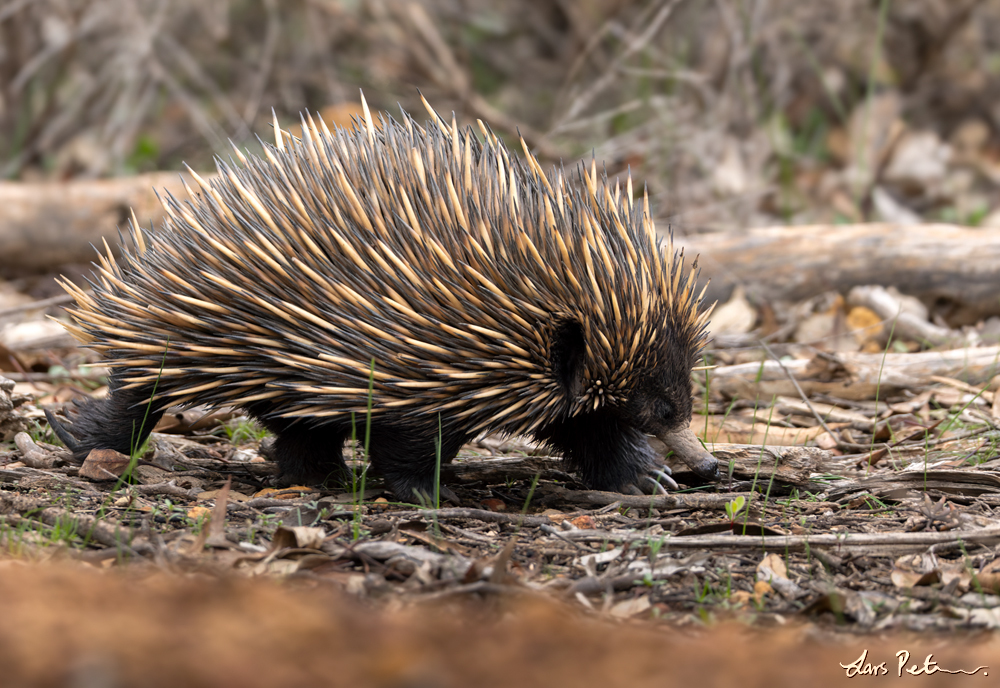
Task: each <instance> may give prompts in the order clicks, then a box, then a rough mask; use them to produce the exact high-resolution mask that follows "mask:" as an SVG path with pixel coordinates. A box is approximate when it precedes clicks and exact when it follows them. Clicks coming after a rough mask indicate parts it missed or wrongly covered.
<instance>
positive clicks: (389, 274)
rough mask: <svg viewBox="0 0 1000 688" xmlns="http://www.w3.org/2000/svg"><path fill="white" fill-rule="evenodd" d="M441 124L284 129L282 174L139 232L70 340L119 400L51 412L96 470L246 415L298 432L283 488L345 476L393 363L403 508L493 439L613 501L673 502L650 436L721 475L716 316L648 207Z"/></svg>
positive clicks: (590, 175) (109, 263)
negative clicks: (712, 422) (697, 426)
mask: <svg viewBox="0 0 1000 688" xmlns="http://www.w3.org/2000/svg"><path fill="white" fill-rule="evenodd" d="M425 105H427V104H426V101H425ZM427 108H428V112H430V115H431V121H430V122H427V123H426V124H425V125H424V126H420V125H419V124H418V123H417V122H416V121H415V120H414V119H413V118H412V117H410V116H409V115H408V114H406V113H405V112H404V113H403V115H402V118H401V121H399V122H397V121H395V120H393V119H391V118H389V119H380V124H379V125H378V126H376V124H375V123H374V122H373V120H372V117H371V115H370V113H369V111H368V107H367V105H365V106H364V110H365V122H363V123H361V124H360V125H359V126H358V127H357V128H354V129H351V130H345V129H340V128H338V129H336V131H334V132H331V131H330V130H329V129H328V128H327V126H326V124H325V123H323V122H322V121H320V122H318V123H316V122H314V121H313V119H312V118H311V117H308V116H307V117H306V118H304V119H303V123H302V124H303V126H302V131H303V135H302V138H301V139H294V138H292V137H290V136H289V135H288V134H287V133H282V132H281V130H280V129H279V128H278V127H277V121H275V128H276V130H277V131H278V132H279V133H278V135H277V143H276V145H274V146H270V145H266V146H265V147H264V156H265V157H264V158H258V157H253V156H245V155H244V154H242V153H240V152H239V150H237V151H236V156H237V157H238V158H239V161H240V164H236V163H232V164H226V163H225V162H222V161H219V162H218V170H219V175H218V177H217V178H215V179H213V180H211V181H205V180H203V179H202V178H201V177H199V176H198V175H197V174H195V173H194V172H193V171H190V174H191V176H192V177H193V178H194V179H195V180H196V181H197V183H198V185H199V187H200V191H199V192H197V193H196V192H194V191H192V190H191V189H190V188H189V189H188V193H189V194H190V196H191V198H190V200H189V201H187V202H184V203H182V202H180V201H178V200H177V199H175V198H174V197H173V196H169V195H168V196H167V197H166V199H165V200H164V206H165V209H166V219H165V221H164V223H163V225H162V227H161V229H159V230H158V231H154V230H152V229H151V230H149V231H146V230H142V229H140V228H139V227H138V224H137V223H136V222H135V219H134V217H133V220H132V222H131V238H132V241H133V243H134V246H133V247H132V248H128V249H123V251H124V254H123V256H122V258H120V259H117V260H116V259H115V257H114V256H113V255H112V253H111V251H108V252H107V254H106V255H102V256H101V257H100V265H98V266H96V271H95V273H94V278H93V280H92V286H93V290H92V293H90V294H87V293H85V292H84V291H82V290H81V289H79V288H77V287H75V286H73V285H72V284H70V283H69V282H65V281H64V283H63V285H64V287H65V288H66V289H67V290H68V291H69V292H70V293H71V294H73V295H74V296H75V298H76V308H75V309H74V310H73V311H71V315H72V317H73V318H74V320H75V321H76V324H75V325H68V326H67V327H68V328H69V330H70V331H71V332H72V333H73V334H74V335H75V336H76V337H77V338H78V339H80V340H81V341H82V342H84V343H85V344H86V345H87V346H89V347H90V348H92V349H96V350H98V351H101V352H103V353H104V354H105V355H106V357H107V359H108V364H109V365H110V366H112V369H113V373H112V376H111V384H110V396H109V397H108V398H106V399H103V400H97V401H90V402H88V403H85V404H83V405H82V406H80V407H78V408H76V409H73V410H71V411H70V412H69V414H68V420H67V421H59V420H57V419H55V418H53V417H52V416H51V414H50V420H52V421H53V425H54V427H55V428H56V430H57V432H58V435H59V436H60V437H61V438H62V439H63V440H64V441H65V442H66V444H67V445H68V446H70V448H71V449H72V450H73V451H74V453H75V454H76V455H77V457H78V458H82V457H84V456H85V455H86V454H87V453H88V452H89V451H90V450H91V449H94V448H110V449H115V450H118V451H121V452H125V453H128V452H129V451H131V450H132V449H133V448H134V447H135V446H136V445H138V444H141V443H142V442H143V441H144V440H145V438H146V436H147V435H148V434H149V431H150V428H151V427H152V426H153V425H154V424H155V423H156V422H157V420H158V419H159V418H160V416H161V415H162V413H163V410H164V409H165V408H166V407H167V406H170V405H175V404H180V405H191V404H206V405H210V406H211V405H235V406H238V407H242V408H243V409H245V410H246V411H247V412H248V413H249V414H251V415H252V416H253V417H255V418H256V419H258V420H259V421H260V422H261V423H262V424H263V425H264V426H265V427H267V429H268V430H270V431H271V432H273V433H274V434H275V435H276V439H275V442H274V446H273V454H274V457H275V458H276V460H277V461H278V464H279V468H280V476H281V481H282V482H283V483H285V484H290V483H320V482H323V481H327V480H329V479H339V478H341V477H342V476H343V475H344V474H345V472H346V470H347V468H346V466H345V463H344V459H343V456H342V447H343V444H344V442H345V440H347V439H348V438H349V437H351V435H352V423H358V424H359V427H360V428H361V429H363V428H364V423H365V418H366V413H367V409H368V403H369V382H370V379H371V375H372V373H371V369H372V361H373V360H374V379H373V380H371V381H372V383H373V384H372V390H373V392H372V399H371V402H372V409H371V438H370V446H369V456H370V458H371V462H372V464H373V466H374V468H375V469H376V470H377V471H378V472H380V473H381V474H382V475H383V476H384V477H385V479H386V481H387V482H388V485H389V487H390V488H391V489H392V490H393V491H394V492H395V493H396V494H397V495H398V496H400V497H404V498H410V497H413V495H414V490H416V491H418V492H423V493H424V494H431V493H432V491H433V476H434V467H435V461H436V456H437V452H438V447H437V444H438V442H439V436H440V444H441V447H440V456H441V459H442V460H443V461H450V460H451V459H452V458H454V456H455V455H456V453H457V452H458V450H459V448H460V447H461V446H462V444H463V443H465V442H467V441H468V440H470V439H471V438H473V437H475V436H476V435H478V434H479V433H482V432H483V431H486V430H492V431H498V432H502V433H509V434H527V435H530V436H533V437H535V438H536V439H538V440H542V441H544V442H547V443H548V444H549V445H551V446H552V447H553V448H554V449H555V450H556V451H558V452H559V453H561V454H562V455H563V456H564V457H565V460H566V461H567V462H568V465H569V467H570V468H571V469H574V470H576V471H578V473H579V475H580V477H581V478H582V480H583V481H584V482H585V483H586V484H587V485H589V486H590V487H591V488H595V489H600V490H616V491H635V490H636V489H641V490H649V489H652V488H654V487H655V486H654V485H652V479H651V478H652V477H656V476H662V475H663V474H662V468H663V466H662V462H661V460H660V459H659V457H657V456H656V454H655V453H654V452H653V451H652V449H651V448H650V446H649V444H648V442H647V438H646V437H647V435H656V436H658V437H659V438H660V439H662V440H663V441H664V442H665V443H666V445H667V446H668V447H669V448H671V449H672V450H673V451H674V452H675V453H676V454H677V455H678V456H679V458H681V459H683V460H684V461H685V462H687V463H688V464H689V465H690V466H691V467H692V468H693V469H694V470H695V472H696V473H699V474H700V475H702V476H703V477H713V476H715V475H716V472H717V462H716V460H715V459H714V458H713V457H712V456H711V454H709V453H707V452H706V451H705V450H704V449H703V448H702V446H701V445H700V443H699V442H698V440H697V439H696V438H695V436H694V434H693V433H692V432H691V430H690V429H689V427H688V426H689V423H690V420H691V407H692V400H691V368H692V366H693V365H694V363H695V361H696V359H697V357H698V355H699V352H700V350H701V348H702V347H703V345H704V340H705V324H706V321H707V313H706V312H704V311H701V309H700V305H701V294H699V293H697V292H696V290H695V286H694V285H695V276H694V273H693V271H690V270H685V269H684V261H683V256H682V255H678V254H676V253H675V252H674V250H673V246H672V243H671V241H670V240H667V241H661V240H660V239H659V238H658V237H657V234H656V230H655V228H654V226H653V219H652V217H651V216H650V212H649V207H648V202H647V200H646V198H645V197H644V198H643V200H642V201H641V202H638V203H634V202H633V194H632V182H631V179H629V180H628V181H627V182H626V184H625V189H624V190H623V189H621V188H620V187H619V185H618V184H617V183H615V185H614V186H613V187H612V186H611V185H610V184H609V182H608V180H607V179H606V178H599V177H598V174H597V170H596V165H595V164H594V163H591V165H590V168H589V170H588V169H586V168H583V167H581V168H580V169H579V171H578V172H577V174H576V175H574V178H573V179H568V178H567V177H566V176H565V175H564V173H563V172H562V171H561V170H553V171H552V172H551V173H549V174H548V175H546V173H545V172H544V171H543V170H542V168H541V166H540V165H539V163H538V162H537V161H536V160H535V158H534V157H532V155H531V154H530V152H529V151H528V150H527V148H526V147H525V146H524V142H523V141H522V147H524V149H525V150H524V157H523V158H519V157H515V156H514V155H512V154H511V153H510V152H508V150H507V149H506V148H505V146H504V144H503V143H502V142H501V141H500V140H499V139H498V138H497V137H496V136H495V135H493V133H492V132H491V131H489V129H488V128H487V127H485V126H484V125H483V124H482V123H480V130H481V133H482V136H483V140H484V141H485V142H481V140H480V139H479V138H477V136H476V135H475V134H474V133H473V132H472V130H471V129H465V130H461V129H459V127H458V125H457V124H456V122H455V119H454V118H452V121H451V123H450V124H448V123H446V122H444V121H443V120H442V119H441V118H440V117H439V116H438V115H437V113H435V112H434V111H433V110H432V109H431V108H430V107H429V106H427ZM154 385H156V389H155V394H153V390H154ZM439 424H440V425H439ZM439 428H440V435H439Z"/></svg>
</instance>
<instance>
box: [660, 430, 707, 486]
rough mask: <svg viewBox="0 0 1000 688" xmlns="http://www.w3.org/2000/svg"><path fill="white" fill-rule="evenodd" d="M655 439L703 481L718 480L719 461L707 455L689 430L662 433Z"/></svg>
mask: <svg viewBox="0 0 1000 688" xmlns="http://www.w3.org/2000/svg"><path fill="white" fill-rule="evenodd" d="M657 438H659V440H660V441H661V442H663V443H664V444H665V445H667V449H668V450H672V451H673V452H674V455H675V456H676V457H677V458H679V459H680V460H681V461H683V462H684V463H686V464H687V465H688V467H689V468H690V469H691V470H692V471H694V473H695V474H696V475H697V476H698V477H700V478H704V479H705V480H718V479H719V460H718V459H716V458H715V457H714V456H712V455H711V454H709V453H708V452H707V451H706V450H705V448H704V447H703V446H702V444H701V442H699V441H698V438H697V437H696V436H695V434H694V433H693V432H691V428H687V427H685V428H681V429H680V430H674V431H673V432H664V433H660V434H659V435H657Z"/></svg>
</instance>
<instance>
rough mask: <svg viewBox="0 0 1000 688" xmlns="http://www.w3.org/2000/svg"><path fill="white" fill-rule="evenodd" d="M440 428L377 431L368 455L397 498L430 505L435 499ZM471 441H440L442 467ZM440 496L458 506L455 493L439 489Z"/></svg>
mask: <svg viewBox="0 0 1000 688" xmlns="http://www.w3.org/2000/svg"><path fill="white" fill-rule="evenodd" d="M438 441H439V440H438V428H437V423H436V422H435V423H434V427H433V429H431V428H430V427H428V428H426V429H423V430H422V429H418V428H412V427H396V426H389V427H378V426H376V427H373V428H372V432H371V440H370V442H369V445H368V454H369V456H370V457H371V462H372V467H373V468H374V469H375V470H377V471H378V472H379V474H381V475H382V477H383V478H385V481H386V484H387V485H388V487H389V489H390V490H392V492H393V494H395V495H396V496H397V497H399V498H400V499H402V500H406V501H412V500H417V501H418V502H421V501H422V502H424V503H430V502H431V501H432V500H433V497H434V490H435V485H434V472H435V467H436V465H437V462H438V450H437V443H438ZM466 441H468V438H467V437H465V436H461V435H450V436H449V435H444V436H443V437H441V438H440V442H441V451H440V461H441V464H442V465H444V464H447V463H451V461H452V459H454V458H455V457H456V456H457V455H458V450H459V449H461V448H462V445H463V444H465V443H466ZM438 494H439V495H440V496H441V497H442V498H443V499H447V500H449V501H453V502H455V503H456V504H457V503H458V497H457V496H456V495H455V493H454V492H452V491H451V490H449V489H448V488H446V487H444V486H438Z"/></svg>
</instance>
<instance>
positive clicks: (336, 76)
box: [0, 0, 1000, 232]
mask: <svg viewBox="0 0 1000 688" xmlns="http://www.w3.org/2000/svg"><path fill="white" fill-rule="evenodd" d="M360 88H363V89H364V92H365V95H366V97H367V98H368V101H369V103H370V104H371V105H372V106H373V107H376V108H378V109H380V110H385V111H388V112H389V113H391V114H392V113H396V112H398V109H397V108H398V106H399V105H401V106H402V107H403V108H405V109H406V110H408V111H410V112H413V113H414V114H416V115H417V117H418V118H423V116H424V113H423V110H422V108H421V107H420V104H419V97H418V95H417V89H418V88H419V89H420V90H421V91H422V92H423V93H424V94H425V95H426V96H427V98H428V99H429V100H430V102H431V103H432V104H433V105H434V106H435V107H436V108H437V109H438V110H439V111H442V112H448V111H455V112H456V114H457V115H458V117H459V120H460V122H462V123H471V122H474V120H475V119H476V118H477V117H481V118H483V119H486V120H487V121H489V122H490V124H491V125H492V126H493V127H494V129H495V130H496V131H497V132H498V133H500V134H501V135H503V136H504V137H505V138H506V139H507V140H508V141H509V142H516V131H517V130H518V129H519V130H520V131H521V133H523V134H525V138H526V139H528V142H529V144H530V145H532V146H533V147H534V148H535V149H536V150H537V151H538V152H539V154H540V156H541V157H543V158H545V159H547V161H548V162H550V163H558V161H559V160H560V159H561V160H562V161H563V162H564V163H565V164H567V165H571V164H574V163H575V162H576V161H577V160H578V159H580V158H582V157H588V158H589V156H590V155H591V153H592V152H593V153H594V154H595V155H596V156H597V158H598V160H601V161H604V163H605V165H606V167H607V171H608V173H609V175H616V174H622V173H624V172H625V171H626V170H627V169H631V170H632V173H633V174H634V175H636V176H637V177H638V179H639V181H640V182H645V183H646V184H647V185H648V188H649V190H650V193H651V196H652V198H653V201H654V203H655V208H656V211H657V213H658V215H659V216H660V217H661V218H664V219H669V220H670V221H671V224H672V225H673V226H674V228H675V229H676V230H678V231H681V232H705V231H713V230H720V229H733V228H739V227H747V226H761V225H774V224H785V223H790V224H791V223H794V224H803V223H829V222H856V221H863V220H877V219H884V220H890V221H893V222H902V223H906V222H917V221H928V220H941V221H949V222H958V223H965V224H972V225H1000V194H998V185H1000V137H998V131H1000V99H998V96H1000V0H836V1H835V2H830V1H829V0H714V1H713V2H709V1H707V0H686V1H685V0H656V1H649V0H504V2H489V1H487V0H424V1H422V2H410V1H407V0H2V2H0V173H2V174H0V177H2V178H5V179H14V180H38V179H56V180H65V179H72V178H84V177H101V176H119V175H130V174H134V173H137V172H144V171H150V170H171V169H180V168H181V164H182V162H187V163H188V164H190V165H192V167H194V168H196V169H211V166H212V161H211V158H212V156H213V155H224V156H225V155H228V152H227V151H228V143H227V141H228V140H232V141H233V142H234V143H236V144H237V145H239V146H240V147H248V148H250V149H251V150H253V149H254V148H255V147H257V146H259V144H258V143H257V140H256V136H257V135H259V136H260V137H261V138H263V139H265V140H271V139H272V138H273V136H272V134H271V125H270V117H271V111H272V108H273V109H274V111H275V112H276V113H277V116H278V118H279V120H280V121H281V122H282V125H283V126H289V127H291V126H294V124H295V123H296V122H297V120H298V113H299V112H301V111H304V110H310V111H321V112H323V113H324V115H325V116H326V117H327V118H328V119H333V120H335V121H338V122H339V123H340V124H347V123H349V121H350V115H351V113H353V112H356V109H355V108H356V107H357V106H356V103H357V101H358V92H359V89H360ZM397 104H398V105H397Z"/></svg>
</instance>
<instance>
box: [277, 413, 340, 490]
mask: <svg viewBox="0 0 1000 688" xmlns="http://www.w3.org/2000/svg"><path fill="white" fill-rule="evenodd" d="M265 425H268V424H265ZM269 429H272V428H269ZM272 431H274V430H273V429H272ZM276 435H277V436H276V437H275V440H274V445H273V447H272V449H271V452H272V454H273V456H274V460H275V461H277V462H278V484H279V485H281V486H284V487H288V486H289V485H331V484H337V483H343V482H346V481H347V480H348V478H349V476H350V470H349V469H348V468H347V464H346V463H345V462H344V441H345V440H346V439H347V432H346V431H344V430H342V429H340V428H336V427H331V428H324V427H306V426H291V427H283V428H282V429H281V430H280V431H278V432H277V433H276Z"/></svg>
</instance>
